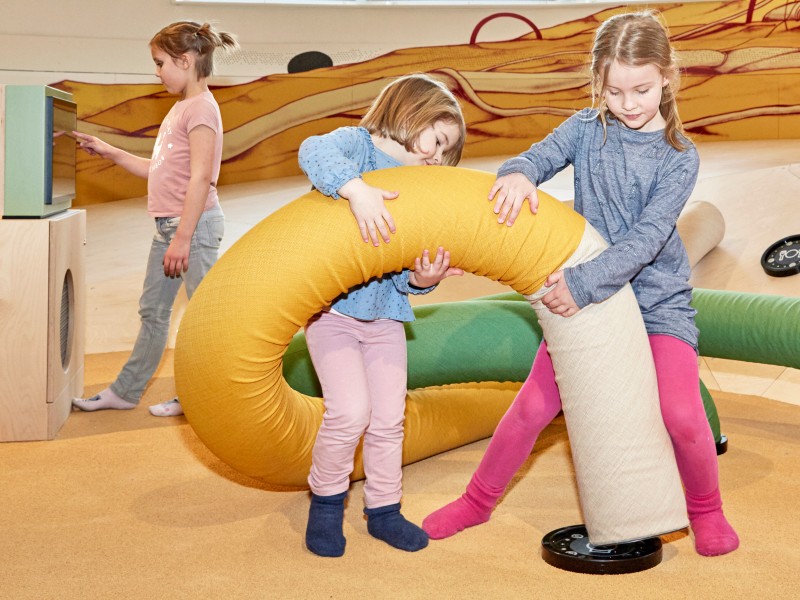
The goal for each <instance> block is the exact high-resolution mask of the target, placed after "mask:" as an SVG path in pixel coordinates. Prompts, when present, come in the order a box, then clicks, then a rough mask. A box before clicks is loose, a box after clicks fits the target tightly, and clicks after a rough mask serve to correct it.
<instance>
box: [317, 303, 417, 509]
mask: <svg viewBox="0 0 800 600" xmlns="http://www.w3.org/2000/svg"><path fill="white" fill-rule="evenodd" d="M306 341H307V342H308V351H309V354H310V355H311V360H312V362H313V363H314V369H316V372H317V377H319V381H320V383H321V384H322V393H323V396H324V399H325V414H324V415H323V417H322V425H321V426H320V428H319V433H318V434H317V440H316V443H315V444H314V450H313V453H312V463H311V473H310V474H309V477H308V484H309V486H310V487H311V491H312V492H314V493H315V494H317V495H318V496H332V495H334V494H340V493H342V492H344V491H346V490H347V489H348V487H349V486H350V474H351V473H352V471H353V461H354V457H355V452H356V448H357V447H358V443H359V441H360V440H361V437H362V436H363V437H364V447H363V457H364V473H365V474H366V482H365V484H364V504H365V505H366V507H367V508H378V507H381V506H388V505H390V504H396V503H397V502H400V498H401V496H402V494H403V492H402V486H401V478H402V460H403V421H404V419H405V402H406V385H407V357H406V335H405V329H404V327H403V323H401V322H399V321H392V320H379V321H358V320H356V319H351V318H349V317H345V316H342V315H339V314H336V313H329V312H322V313H320V314H319V315H317V316H316V317H314V319H312V320H311V322H309V324H308V325H306Z"/></svg>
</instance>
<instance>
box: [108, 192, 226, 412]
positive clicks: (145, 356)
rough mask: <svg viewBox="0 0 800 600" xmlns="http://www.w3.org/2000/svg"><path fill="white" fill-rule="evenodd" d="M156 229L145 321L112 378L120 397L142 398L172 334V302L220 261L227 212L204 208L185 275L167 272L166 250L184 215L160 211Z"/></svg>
mask: <svg viewBox="0 0 800 600" xmlns="http://www.w3.org/2000/svg"><path fill="white" fill-rule="evenodd" d="M155 221H156V234H155V235H154V236H153V242H152V245H151V246H150V257H149V258H148V259H147V271H146V273H145V277H144V289H143V290H142V296H141V298H140V299H139V316H140V317H141V320H142V325H141V327H140V328H139V335H138V337H137V338H136V343H135V344H134V346H133V351H132V352H131V355H130V358H128V362H126V363H125V366H124V367H123V368H122V371H120V373H119V375H117V379H116V381H114V383H112V384H111V391H112V392H114V393H115V394H116V395H117V396H119V397H120V398H123V399H124V400H127V401H128V402H132V403H134V404H138V403H139V400H140V399H141V398H142V394H144V390H145V387H146V386H147V382H148V381H150V378H151V377H152V376H153V373H155V371H156V368H158V363H159V362H161V356H162V355H163V354H164V348H165V347H166V345H167V337H168V335H169V320H170V316H171V315H172V304H173V302H175V296H176V295H177V294H178V290H179V289H180V287H181V281H183V282H185V283H186V295H187V296H189V298H191V297H192V294H193V293H194V291H195V289H197V286H198V285H200V282H201V281H202V280H203V277H204V276H205V274H206V273H208V270H209V269H210V268H211V267H212V266H213V265H214V263H215V262H216V261H217V256H218V255H219V246H220V242H221V241H222V235H223V233H224V231H225V216H224V215H223V214H222V210H221V209H219V208H216V209H211V210H208V211H205V212H204V213H203V214H202V216H201V217H200V220H199V221H198V223H197V227H196V228H195V231H194V235H192V243H191V248H190V250H189V269H188V270H187V271H186V272H185V273H183V274H182V275H181V277H180V278H176V279H171V278H169V277H167V276H165V275H164V265H163V261H164V255H165V254H166V252H167V248H169V244H170V242H171V241H172V238H173V236H174V235H175V231H176V230H177V229H178V224H179V223H180V221H181V218H180V217H157V218H156V220H155Z"/></svg>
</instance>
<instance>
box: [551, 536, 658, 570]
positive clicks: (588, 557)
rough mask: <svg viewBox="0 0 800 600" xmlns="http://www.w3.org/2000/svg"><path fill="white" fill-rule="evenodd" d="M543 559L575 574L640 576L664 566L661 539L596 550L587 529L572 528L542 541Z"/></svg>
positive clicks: (599, 547) (650, 539) (649, 539)
mask: <svg viewBox="0 0 800 600" xmlns="http://www.w3.org/2000/svg"><path fill="white" fill-rule="evenodd" d="M542 558H544V561H545V562H546V563H547V564H550V565H553V566H554V567H558V568H559V569H564V570H565V571H573V572H575V573H589V574H592V575H618V574H622V573H636V572H637V571H644V570H646V569H652V568H653V567H655V566H656V565H657V564H658V563H660V562H661V539H659V538H657V537H654V538H648V539H646V540H639V541H636V542H624V543H622V544H614V545H610V546H592V544H590V543H589V534H588V533H587V532H586V527H585V526H584V525H570V526H569V527H562V528H561V529H556V530H555V531H551V532H550V533H548V534H547V535H546V536H544V537H543V538H542Z"/></svg>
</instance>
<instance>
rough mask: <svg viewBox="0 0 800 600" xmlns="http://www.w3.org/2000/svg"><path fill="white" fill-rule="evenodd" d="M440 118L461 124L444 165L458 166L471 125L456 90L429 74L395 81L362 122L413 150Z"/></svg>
mask: <svg viewBox="0 0 800 600" xmlns="http://www.w3.org/2000/svg"><path fill="white" fill-rule="evenodd" d="M436 121H446V122H448V123H454V124H455V125H457V126H458V129H459V136H458V140H456V142H455V144H453V147H452V148H450V149H449V150H448V151H447V152H445V153H444V154H443V155H442V164H443V165H448V166H454V165H456V164H458V161H459V160H461V151H462V150H463V149H464V138H465V137H466V135H467V126H466V125H465V124H464V116H463V115H462V114H461V107H460V106H459V104H458V100H456V97H455V96H454V95H453V93H452V92H451V91H450V90H449V89H447V86H445V85H444V84H443V83H442V82H440V81H437V80H435V79H433V78H432V77H429V76H428V75H424V74H414V75H406V76H405V77H400V78H398V79H395V80H394V81H392V82H391V83H390V84H389V85H387V86H386V87H385V88H383V90H381V93H380V94H378V97H377V98H376V99H375V101H374V102H373V103H372V106H370V108H369V110H368V111H367V114H365V115H364V118H363V119H361V123H360V125H361V126H362V127H364V128H365V129H366V130H367V131H369V132H370V133H372V134H375V135H379V136H381V137H385V138H389V139H392V140H394V141H396V142H397V143H398V144H402V145H403V147H404V148H405V149H406V150H408V151H409V152H412V151H414V149H415V145H416V143H417V140H418V139H419V136H420V134H421V133H422V132H423V130H425V129H426V128H427V127H430V126H431V125H433V124H434V123H436Z"/></svg>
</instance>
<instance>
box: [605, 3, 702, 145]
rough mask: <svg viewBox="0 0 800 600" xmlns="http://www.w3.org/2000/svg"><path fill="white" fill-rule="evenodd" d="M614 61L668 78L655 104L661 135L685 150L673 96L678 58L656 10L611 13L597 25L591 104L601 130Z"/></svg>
mask: <svg viewBox="0 0 800 600" xmlns="http://www.w3.org/2000/svg"><path fill="white" fill-rule="evenodd" d="M614 61H617V62H619V63H621V64H623V65H628V66H631V67H638V66H642V65H654V66H655V67H657V68H658V70H659V71H660V72H661V76H662V77H664V78H665V79H666V80H667V81H668V84H667V85H666V86H664V88H663V89H662V93H661V104H660V105H659V111H660V112H661V115H662V116H663V117H664V120H665V121H666V127H665V128H664V137H665V138H666V140H667V142H668V143H669V144H670V145H671V146H672V147H673V148H675V149H676V150H680V151H682V150H685V149H686V148H687V147H688V144H687V142H686V140H687V139H688V136H687V135H686V132H685V131H684V129H683V123H682V122H681V118H680V116H679V115H678V103H677V101H676V98H675V97H676V95H677V93H678V88H679V86H680V70H679V68H678V57H677V53H676V52H675V49H674V48H673V47H672V45H671V44H670V41H669V32H668V31H667V28H666V26H665V25H663V24H662V23H661V21H660V20H659V18H658V13H656V12H655V11H652V10H646V11H642V12H635V13H625V14H620V15H614V16H613V17H611V18H610V19H608V20H607V21H605V22H604V23H603V24H602V25H600V27H598V28H597V32H596V33H595V37H594V45H593V46H592V67H591V68H592V104H593V105H595V106H596V107H597V109H598V111H599V114H598V118H599V119H600V121H601V122H602V123H603V130H605V127H606V122H607V118H608V115H609V111H608V107H607V106H606V101H605V94H604V92H605V86H606V78H607V77H608V70H609V68H610V67H611V63H613V62H614ZM611 116H612V118H613V115H611ZM681 136H683V138H682V137H681Z"/></svg>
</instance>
